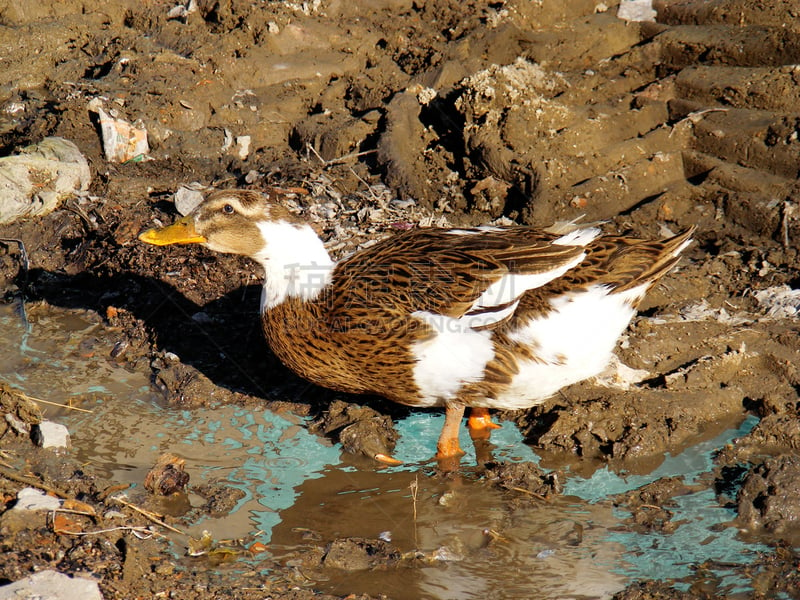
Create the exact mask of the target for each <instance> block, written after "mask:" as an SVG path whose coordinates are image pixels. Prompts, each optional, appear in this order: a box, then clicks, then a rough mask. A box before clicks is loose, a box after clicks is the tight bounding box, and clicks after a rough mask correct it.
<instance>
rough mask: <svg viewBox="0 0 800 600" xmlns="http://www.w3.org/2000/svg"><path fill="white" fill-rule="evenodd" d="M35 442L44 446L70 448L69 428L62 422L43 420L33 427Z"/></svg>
mask: <svg viewBox="0 0 800 600" xmlns="http://www.w3.org/2000/svg"><path fill="white" fill-rule="evenodd" d="M31 439H32V440H33V443H34V444H36V445H37V446H40V447H42V448H69V430H68V429H67V428H66V427H65V426H64V425H61V424H60V423H53V422H52V421H42V422H41V423H39V424H38V425H34V426H33V427H32V428H31Z"/></svg>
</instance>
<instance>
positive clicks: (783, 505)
mask: <svg viewBox="0 0 800 600" xmlns="http://www.w3.org/2000/svg"><path fill="white" fill-rule="evenodd" d="M736 502H737V510H738V513H739V519H740V521H741V522H742V524H744V526H746V527H747V528H748V529H751V530H757V529H762V528H763V529H764V530H766V531H768V532H770V533H774V534H779V535H788V534H793V535H794V536H796V535H797V534H798V533H800V457H798V456H797V455H792V454H784V455H781V456H777V457H774V458H768V459H766V460H765V461H764V462H763V463H761V464H759V465H756V466H755V467H753V468H752V469H751V470H750V472H749V473H748V474H747V476H746V477H745V479H744V483H743V485H742V488H741V489H740V490H739V494H738V496H737V498H736Z"/></svg>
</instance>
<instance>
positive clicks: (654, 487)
mask: <svg viewBox="0 0 800 600" xmlns="http://www.w3.org/2000/svg"><path fill="white" fill-rule="evenodd" d="M698 489H699V486H694V487H690V486H688V485H686V484H685V483H684V481H683V479H682V478H680V477H662V478H661V479H657V480H656V481H654V482H652V483H649V484H647V485H645V486H642V487H640V488H638V489H636V490H634V491H632V492H629V493H627V494H621V495H619V496H617V497H616V498H614V505H615V506H624V507H626V508H627V509H628V510H630V511H631V516H630V517H629V518H628V519H627V522H628V523H629V524H630V526H631V529H632V530H633V531H637V532H639V533H648V532H652V531H658V532H660V533H664V534H669V533H674V531H675V530H676V529H677V528H678V527H679V526H680V523H676V522H674V521H672V517H673V513H672V511H670V510H669V508H670V507H674V506H676V503H675V502H674V501H673V500H672V499H673V498H674V497H675V496H682V495H685V494H690V493H692V492H695V491H698Z"/></svg>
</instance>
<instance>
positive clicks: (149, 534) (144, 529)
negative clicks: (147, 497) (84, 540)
mask: <svg viewBox="0 0 800 600" xmlns="http://www.w3.org/2000/svg"><path fill="white" fill-rule="evenodd" d="M115 531H131V532H133V533H138V534H141V535H146V536H147V537H148V538H151V537H153V536H154V535H155V536H158V537H166V536H165V535H163V534H161V533H158V532H157V531H153V530H152V529H148V528H147V527H134V526H132V525H120V526H119V527H109V528H108V529H97V530H96V531H62V530H60V529H55V528H54V529H53V533H58V534H60V535H100V534H101V533H113V532H115ZM143 539H144V538H143Z"/></svg>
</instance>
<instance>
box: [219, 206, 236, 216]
mask: <svg viewBox="0 0 800 600" xmlns="http://www.w3.org/2000/svg"><path fill="white" fill-rule="evenodd" d="M222 212H223V213H225V214H226V215H232V214H233V206H231V205H230V204H225V205H224V206H223V207H222Z"/></svg>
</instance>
